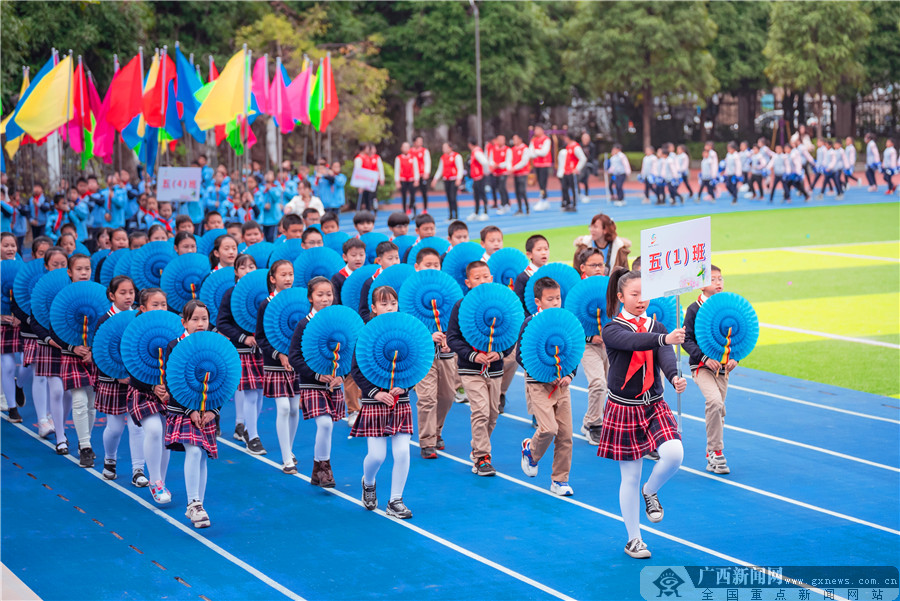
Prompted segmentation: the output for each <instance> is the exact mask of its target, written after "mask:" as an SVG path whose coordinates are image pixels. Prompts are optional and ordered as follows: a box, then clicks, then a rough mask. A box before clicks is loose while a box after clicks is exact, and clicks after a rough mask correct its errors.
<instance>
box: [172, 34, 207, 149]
mask: <svg viewBox="0 0 900 601" xmlns="http://www.w3.org/2000/svg"><path fill="white" fill-rule="evenodd" d="M175 68H176V70H177V72H178V88H177V90H176V94H175V97H176V98H177V99H178V104H179V105H181V106H180V109H181V120H182V121H183V122H184V129H185V131H187V133H189V134H191V136H192V137H193V138H194V139H195V140H197V142H199V143H200V144H203V143H205V142H206V134H205V133H204V132H203V130H202V129H200V128H199V127H198V126H197V122H196V121H194V117H195V115H196V114H197V108H199V106H200V102H198V101H197V99H196V98H195V97H194V94H195V93H196V92H197V90H199V89H200V88H202V87H203V83H202V82H201V81H200V78H199V77H198V76H197V72H196V70H195V69H194V67H193V66H192V65H191V63H190V62H189V61H188V60H187V59H186V58H185V56H184V54H183V53H182V52H181V48H179V47H178V46H176V47H175Z"/></svg>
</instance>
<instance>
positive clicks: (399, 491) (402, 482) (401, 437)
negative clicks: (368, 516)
mask: <svg viewBox="0 0 900 601" xmlns="http://www.w3.org/2000/svg"><path fill="white" fill-rule="evenodd" d="M411 438H412V436H411V435H409V434H394V435H393V436H391V454H392V455H393V456H394V469H393V471H392V472H391V501H393V500H395V499H400V498H403V488H404V487H405V486H406V477H407V476H408V475H409V441H410V439H411Z"/></svg>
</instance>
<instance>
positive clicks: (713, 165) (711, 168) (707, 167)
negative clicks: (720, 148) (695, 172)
mask: <svg viewBox="0 0 900 601" xmlns="http://www.w3.org/2000/svg"><path fill="white" fill-rule="evenodd" d="M718 170H719V162H718V161H717V160H715V159H714V158H712V157H711V156H707V157H706V158H705V159H703V160H702V161H700V179H704V180H707V181H709V180H711V179H713V178H714V177H716V173H717V172H718Z"/></svg>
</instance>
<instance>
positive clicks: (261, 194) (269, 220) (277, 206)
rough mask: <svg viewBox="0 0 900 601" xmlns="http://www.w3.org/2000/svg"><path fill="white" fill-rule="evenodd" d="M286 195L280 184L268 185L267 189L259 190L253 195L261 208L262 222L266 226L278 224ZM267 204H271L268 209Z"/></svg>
mask: <svg viewBox="0 0 900 601" xmlns="http://www.w3.org/2000/svg"><path fill="white" fill-rule="evenodd" d="M285 196H286V194H284V192H283V191H282V189H281V186H279V185H278V184H272V186H271V187H270V186H266V189H265V190H258V191H257V192H256V194H255V195H254V197H253V200H254V202H255V203H256V206H258V207H259V208H260V222H261V224H262V225H264V226H272V225H278V221H279V220H280V219H281V210H282V203H283V202H284V200H283V198H284V197H285ZM266 205H268V206H269V208H268V209H266Z"/></svg>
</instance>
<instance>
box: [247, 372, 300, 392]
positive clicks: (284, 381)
mask: <svg viewBox="0 0 900 601" xmlns="http://www.w3.org/2000/svg"><path fill="white" fill-rule="evenodd" d="M262 381H263V385H262V389H263V396H264V397H265V398H267V399H277V398H279V397H288V398H291V397H293V396H296V395H297V378H296V376H294V373H293V372H286V371H269V370H263V379H262ZM239 390H243V389H239Z"/></svg>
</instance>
